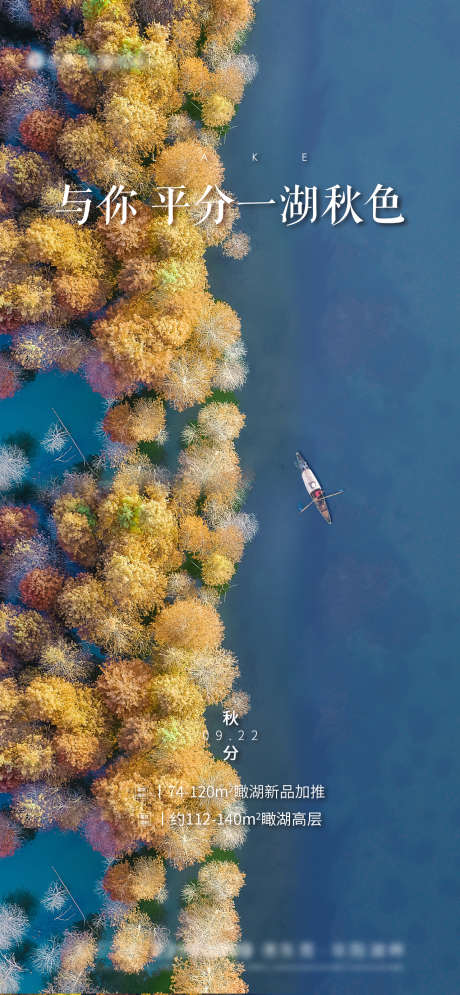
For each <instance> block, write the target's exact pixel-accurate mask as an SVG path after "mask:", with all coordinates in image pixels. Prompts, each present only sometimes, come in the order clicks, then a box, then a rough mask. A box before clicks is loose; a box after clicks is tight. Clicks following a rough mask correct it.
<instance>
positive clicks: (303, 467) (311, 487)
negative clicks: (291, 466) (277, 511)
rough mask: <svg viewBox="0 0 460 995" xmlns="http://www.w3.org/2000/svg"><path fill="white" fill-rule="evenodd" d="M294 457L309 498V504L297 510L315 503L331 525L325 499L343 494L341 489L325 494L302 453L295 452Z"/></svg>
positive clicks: (303, 509)
mask: <svg viewBox="0 0 460 995" xmlns="http://www.w3.org/2000/svg"><path fill="white" fill-rule="evenodd" d="M295 457H296V463H297V466H298V468H299V470H300V473H301V477H302V480H303V482H304V484H305V488H306V491H307V493H308V496H309V497H310V498H311V501H310V502H309V504H306V505H305V507H304V508H299V510H300V511H301V512H303V511H306V510H307V508H311V507H312V505H315V506H316V508H317V509H318V511H319V513H320V515H321V516H322V518H324V521H325V522H327V524H328V525H332V518H331V514H330V511H329V508H328V506H327V502H326V499H327V498H331V497H336V495H337V494H343V491H334V493H333V494H325V493H324V490H323V488H322V487H321V484H320V482H319V480H318V477H316V476H315V474H314V473H313V470H312V468H311V466H309V465H308V463H307V461H306V459H305V457H304V456H302V453H296V454H295Z"/></svg>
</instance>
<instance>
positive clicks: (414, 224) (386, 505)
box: [214, 0, 460, 995]
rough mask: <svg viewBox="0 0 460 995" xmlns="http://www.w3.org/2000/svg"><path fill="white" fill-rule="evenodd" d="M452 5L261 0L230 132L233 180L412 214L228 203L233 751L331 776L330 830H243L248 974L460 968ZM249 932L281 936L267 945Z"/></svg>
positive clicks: (258, 770) (258, 196) (257, 765)
mask: <svg viewBox="0 0 460 995" xmlns="http://www.w3.org/2000/svg"><path fill="white" fill-rule="evenodd" d="M458 27H459V24H458V14H457V9H456V7H455V6H454V4H453V3H452V2H447V3H440V4H434V3H433V2H432V0H421V2H420V3H417V4H415V3H413V2H411V3H405V4H402V5H401V4H396V3H393V2H390V3H385V4H382V3H377V2H376V0H368V2H367V3H365V4H364V3H346V2H344V0H337V2H335V3H329V2H325V3H322V4H318V3H316V2H309V0H290V2H289V4H283V5H280V4H278V3H275V2H274V0H265V2H261V3H260V4H259V6H258V17H257V22H256V25H255V28H254V31H253V33H252V36H251V48H252V49H253V50H254V51H255V53H256V55H257V57H258V59H259V61H260V67H261V68H260V74H259V76H258V78H257V79H256V81H255V83H254V84H253V86H252V87H251V88H250V89H249V90H248V92H247V94H246V96H245V100H244V101H243V103H242V105H241V108H240V110H239V113H238V118H237V122H236V123H237V127H236V128H235V129H234V130H232V131H231V133H230V135H229V137H228V139H227V142H226V146H225V151H224V156H225V162H226V166H227V182H228V184H229V186H230V187H231V188H232V189H236V190H237V191H238V193H239V195H240V198H241V199H242V200H265V199H269V197H271V196H273V197H279V193H280V192H281V191H282V189H283V186H284V184H290V185H292V184H294V183H295V182H299V183H301V184H310V185H313V184H317V185H318V186H319V187H321V188H324V187H328V186H330V185H332V184H335V183H340V184H342V185H346V184H347V183H350V184H352V185H353V186H354V187H355V188H356V189H358V190H360V191H362V192H363V193H365V197H363V198H362V200H364V199H366V198H367V197H368V196H369V195H370V193H372V191H373V189H374V186H375V185H376V183H382V184H383V185H385V186H386V185H392V186H393V187H395V188H396V190H397V191H398V192H399V193H400V194H401V195H402V206H403V213H404V214H405V216H406V217H407V223H406V224H404V225H397V226H396V225H395V226H380V225H376V224H373V223H372V222H370V223H369V222H367V223H365V224H362V225H359V226H357V225H355V224H354V223H353V222H349V221H347V222H345V223H344V224H342V225H338V226H336V227H335V228H332V227H331V226H330V223H329V221H327V219H326V218H324V219H323V220H322V221H321V222H319V223H318V224H317V225H309V224H304V225H298V226H297V227H294V228H291V229H289V230H286V229H285V228H284V227H283V226H282V225H281V223H280V220H279V208H276V207H275V208H268V207H267V208H255V207H254V208H242V211H244V212H245V214H244V216H243V225H244V227H245V228H246V229H247V230H249V231H250V234H251V236H252V241H253V251H252V254H251V256H250V257H249V258H248V259H247V260H245V261H244V262H243V263H235V264H231V268H232V269H233V273H232V274H231V275H230V277H229V264H228V263H227V262H225V263H222V264H221V265H219V267H218V272H217V273H216V272H215V271H214V272H215V279H214V289H215V290H216V291H217V292H219V293H220V294H221V295H222V296H225V297H226V298H227V299H230V300H231V302H232V304H233V306H234V307H236V309H237V310H238V311H239V312H240V314H241V316H242V319H243V325H244V328H245V336H246V340H247V342H248V346H249V362H250V367H251V374H250V377H249V382H248V386H247V388H246V390H245V392H244V397H243V406H244V409H245V410H246V412H247V416H248V421H247V429H246V431H245V433H244V434H243V437H242V442H241V447H240V448H241V452H242V455H243V458H244V460H245V462H246V464H247V465H248V466H249V467H250V468H251V470H253V471H254V473H255V483H254V487H253V490H252V493H251V495H250V499H249V502H248V504H249V507H250V508H251V509H253V510H254V511H255V512H256V513H257V515H258V516H259V518H260V522H261V532H260V535H259V538H258V539H257V540H256V542H255V544H254V545H253V546H252V548H250V549H249V552H248V553H247V555H246V559H245V561H244V564H243V566H242V567H241V570H240V571H239V574H238V586H237V587H236V588H235V589H234V590H233V591H232V592H231V599H230V602H229V605H228V610H227V617H228V623H229V635H228V639H229V643H230V644H231V646H232V648H234V649H235V651H236V652H237V653H238V654H239V656H240V658H241V661H242V670H243V674H244V677H245V683H246V684H247V685H248V687H249V690H250V691H251V692H252V695H253V704H254V707H253V711H252V713H251V724H253V725H256V726H258V727H259V728H260V729H261V739H260V742H259V743H258V744H251V745H248V746H247V747H246V750H245V752H244V754H243V757H242V764H241V767H242V772H243V775H244V779H245V780H248V781H250V782H252V781H254V782H261V781H265V782H268V783H283V782H294V783H295V782H297V781H300V782H301V783H311V782H313V783H317V782H322V783H324V784H326V785H327V788H328V800H327V802H326V803H324V804H323V805H322V806H321V807H322V808H323V811H324V812H325V813H326V822H327V824H326V827H325V828H324V829H322V830H319V829H310V830H305V829H291V830H288V829H279V830H276V829H262V828H260V829H259V828H256V829H255V830H254V831H253V832H252V834H251V835H250V838H249V842H248V844H247V846H246V850H245V854H244V861H243V862H244V865H245V867H246V869H247V874H248V877H247V886H246V889H245V891H244V893H243V895H242V898H241V902H240V908H241V912H242V917H243V931H244V934H245V937H246V939H248V940H252V941H253V942H254V945H255V955H254V959H253V960H252V961H249V962H248V963H249V968H250V969H249V974H248V978H249V981H250V985H251V989H252V990H253V991H256V992H271V993H285V992H291V993H296V995H300V993H304V992H305V993H306V992H308V993H309V995H310V993H313V995H323V993H324V995H325V993H326V992H327V993H328V995H329V993H337V995H368V993H373V995H374V993H375V995H376V993H379V995H380V993H382V995H383V993H385V995H387V993H388V995H393V993H398V995H401V993H404V995H433V993H435V992H442V993H443V995H456V993H457V992H458V991H460V965H459V955H458V908H459V893H460V884H459V878H458V873H457V861H458V839H459V829H458V826H459V819H460V806H459V802H458V797H457V785H458V781H459V738H460V737H459V732H458V717H457V714H458V705H457V699H458V692H459V678H458V674H457V669H458V663H457V660H458V653H457V647H458V637H459V620H458V610H457V606H458V598H459V594H458V592H459V579H460V578H459V566H458V550H457V540H458V513H457V505H458V499H457V491H458V487H459V483H460V461H459V456H458V445H457V437H458V416H459V400H458V397H459V390H458V384H459V377H460V368H459V365H460V364H459V351H458V345H457V335H458V331H457V327H456V322H455V317H456V314H455V308H454V299H455V295H454V274H455V270H456V268H457V258H458V253H457V252H456V248H457V246H458V241H457V237H456V236H457V219H456V213H455V207H454V203H453V191H454V189H455V172H454V171H455V168H456V166H455V162H456V153H458V148H457V141H456V136H455V135H454V113H453V104H452V95H453V92H454V80H455V77H454V66H455V63H454V56H455V49H456V39H457V38H458ZM253 151H254V152H259V153H260V156H259V160H260V161H259V163H253V162H251V161H250V157H251V153H252V152H253ZM303 151H305V152H307V153H309V159H310V162H309V164H305V163H302V162H301V161H300V160H301V155H300V154H301V152H303ZM367 210H369V208H367ZM363 216H366V217H368V215H363ZM456 257H457V258H456ZM216 268H217V267H216ZM216 268H215V269H216ZM233 274H234V278H233V280H232V275H233ZM297 448H300V449H302V450H304V451H305V454H306V455H307V456H308V457H309V458H310V459H311V461H312V464H313V466H314V467H315V469H316V470H317V472H318V474H319V475H320V476H321V477H322V480H323V482H324V484H325V485H326V486H327V487H328V488H329V489H330V490H336V489H338V488H339V487H343V488H345V492H346V493H345V495H344V496H343V497H339V498H336V499H334V500H333V501H332V502H331V506H333V514H334V525H333V527H332V528H330V529H329V528H327V527H326V526H324V525H323V523H322V521H321V520H320V518H319V516H317V515H316V513H315V512H314V511H313V512H312V511H309V512H307V513H306V514H305V515H304V516H301V517H300V516H299V515H298V514H297V512H296V506H297V501H298V500H299V499H301V498H302V489H301V485H300V482H299V480H298V477H297V474H296V470H295V468H294V466H293V454H294V451H295V450H296V449H297ZM250 804H251V803H250ZM306 804H307V808H308V807H310V808H312V807H313V808H316V807H320V805H321V803H316V804H315V803H314V804H313V806H312V805H309V804H308V803H306ZM252 805H253V806H254V803H252ZM282 805H283V807H291V808H292V807H294V808H296V807H299V803H297V804H295V803H291V805H290V806H289V803H287V802H284V803H279V805H278V807H281V806H282ZM304 805H305V803H304ZM262 807H263V808H265V809H272V808H276V807H277V806H276V803H270V802H266V803H265V804H264V805H263V806H262ZM300 807H302V805H300ZM251 810H252V809H251ZM266 940H271V941H285V942H291V943H293V944H294V950H293V951H291V950H290V949H289V947H282V948H281V949H280V948H278V951H277V953H276V954H274V955H273V957H272V958H271V959H269V958H267V956H266V951H265V952H264V950H263V947H262V944H263V942H264V941H266ZM302 940H311V941H314V942H316V956H315V957H314V959H313V960H310V961H309V963H310V971H308V972H307V971H305V970H302V967H303V968H305V965H306V961H305V959H304V960H303V964H302V960H301V958H300V957H299V947H298V945H299V942H300V941H302ZM340 942H342V943H344V944H346V947H345V951H342V953H344V956H343V957H342V956H339V955H340V953H341V952H340V949H338V948H337V947H335V948H334V949H333V950H332V949H331V944H338V943H340ZM353 943H361V944H365V947H364V950H363V949H362V948H360V947H355V946H350V944H353ZM375 943H380V944H386V947H385V948H383V950H382V948H380V949H379V948H378V947H375V946H372V945H373V944H375ZM394 944H396V946H394ZM403 947H404V948H405V952H402V950H403ZM363 959H364V963H363ZM251 965H252V966H251ZM283 965H284V966H283ZM321 965H323V967H321ZM360 967H361V970H359V968H360ZM398 968H402V970H398ZM371 971H372V973H371Z"/></svg>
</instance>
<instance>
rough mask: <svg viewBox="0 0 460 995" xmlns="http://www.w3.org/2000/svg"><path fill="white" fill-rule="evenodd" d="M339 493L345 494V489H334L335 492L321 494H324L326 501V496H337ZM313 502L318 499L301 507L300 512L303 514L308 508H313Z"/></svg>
mask: <svg viewBox="0 0 460 995" xmlns="http://www.w3.org/2000/svg"><path fill="white" fill-rule="evenodd" d="M338 494H343V490H341V491H334V493H333V494H323V495H321V496H322V498H323V500H324V501H325V500H326V498H331V497H337V495H338ZM312 504H316V501H310V504H306V505H305V508H300V509H299V510H300V514H302V513H303V512H304V511H307V510H308V508H311V506H312Z"/></svg>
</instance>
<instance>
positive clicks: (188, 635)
mask: <svg viewBox="0 0 460 995" xmlns="http://www.w3.org/2000/svg"><path fill="white" fill-rule="evenodd" d="M154 630H155V639H156V642H157V643H158V645H159V646H174V647H177V648H178V649H185V650H187V649H189V650H191V649H194V650H208V649H215V648H216V647H217V646H218V645H219V643H220V642H221V641H222V637H223V625H222V622H221V620H220V618H219V615H218V614H217V612H216V610H215V608H213V607H212V605H206V604H204V603H203V602H202V601H199V600H198V599H197V598H187V599H185V600H184V601H176V602H175V604H173V605H167V606H166V608H163V610H162V611H161V612H160V613H159V615H158V617H157V619H156V620H155V626H154Z"/></svg>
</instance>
